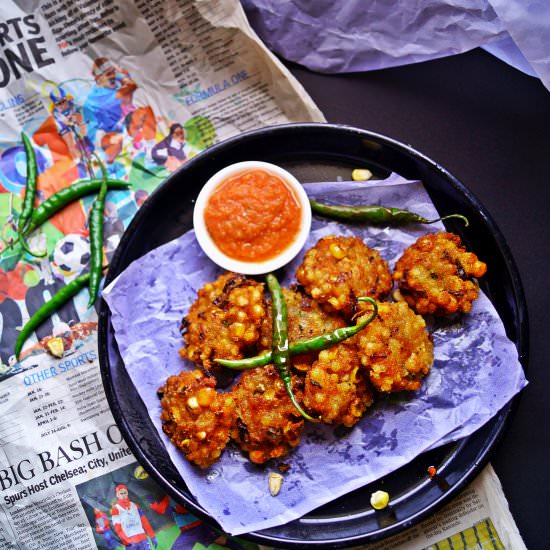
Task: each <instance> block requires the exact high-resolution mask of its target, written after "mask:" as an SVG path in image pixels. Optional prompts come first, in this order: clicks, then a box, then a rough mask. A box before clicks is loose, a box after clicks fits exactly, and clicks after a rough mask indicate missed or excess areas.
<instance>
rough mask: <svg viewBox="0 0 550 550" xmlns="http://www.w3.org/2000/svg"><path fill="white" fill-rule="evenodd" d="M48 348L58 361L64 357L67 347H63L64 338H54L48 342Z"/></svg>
mask: <svg viewBox="0 0 550 550" xmlns="http://www.w3.org/2000/svg"><path fill="white" fill-rule="evenodd" d="M46 348H47V349H48V352H49V353H50V354H51V355H53V356H54V357H57V358H58V359H59V358H61V357H63V353H65V346H64V345H63V339H62V338H52V339H51V340H48V342H47V344H46Z"/></svg>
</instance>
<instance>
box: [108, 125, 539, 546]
mask: <svg viewBox="0 0 550 550" xmlns="http://www.w3.org/2000/svg"><path fill="white" fill-rule="evenodd" d="M244 160H262V161H267V162H272V163H275V164H279V165H281V166H283V167H284V168H286V169H288V170H290V171H291V172H292V173H293V174H294V175H296V177H297V178H298V179H299V180H300V181H302V182H314V181H336V178H337V177H338V176H341V177H344V178H348V179H349V177H350V174H351V170H352V169H353V168H358V167H368V168H370V169H371V170H372V171H373V172H374V173H375V175H376V176H378V177H384V176H386V175H388V174H389V173H390V172H396V173H398V174H400V175H401V176H403V177H405V178H408V179H420V180H422V182H423V183H424V185H425V187H426V189H427V191H428V193H429V194H430V196H431V198H432V200H433V202H434V203H435V205H436V207H437V209H438V210H439V212H440V214H441V215H445V214H451V213H454V212H460V213H462V214H464V215H466V216H467V217H468V219H469V220H470V225H469V226H468V227H467V228H465V227H464V226H463V225H462V223H461V222H457V223H454V222H453V221H452V220H448V223H447V224H446V226H447V229H448V230H449V231H453V232H455V233H458V234H460V235H461V236H462V238H463V241H464V242H465V244H466V246H467V247H468V248H469V249H470V250H472V251H474V252H475V253H476V254H477V255H478V256H479V257H481V258H486V259H488V260H489V261H490V266H491V269H490V270H488V273H487V275H486V276H485V277H484V278H483V283H482V286H483V290H484V291H485V292H486V293H487V295H488V296H489V298H490V299H491V300H492V302H493V304H494V305H495V307H496V309H497V311H498V313H499V315H500V317H501V319H502V321H503V323H504V326H505V328H506V333H507V335H508V337H509V338H510V339H511V340H512V341H513V342H514V343H515V345H516V347H517V349H518V353H519V356H520V361H521V362H522V364H523V366H524V367H525V366H526V365H527V350H528V328H527V311H526V307H525V299H524V295H523V289H522V285H521V282H520V279H519V275H518V272H517V268H516V266H515V263H514V260H513V258H512V256H511V254H510V251H509V249H508V246H507V244H506V242H505V241H504V238H503V236H502V234H501V232H500V231H499V229H498V228H497V226H496V225H495V223H494V222H493V221H492V219H491V217H490V216H489V214H488V213H487V212H486V210H485V209H484V207H483V206H482V205H481V204H480V203H479V201H478V200H477V199H476V198H475V197H474V196H473V195H472V193H471V192H470V191H469V190H468V189H467V188H466V187H465V186H464V185H463V184H462V183H460V182H459V181H458V180H457V179H456V178H455V177H453V176H452V175H451V174H449V173H448V172H447V171H446V170H444V169H443V168H442V167H441V166H439V165H437V164H436V163H435V162H433V161H432V160H430V159H429V158H427V157H425V156H424V155H422V154H421V153H419V152H417V151H415V150H414V149H412V148H411V147H409V146H406V145H403V144H401V143H399V142H396V141H394V140H392V139H389V138H387V137H384V136H381V135H378V134H374V133H371V132H368V131H364V130H359V129H356V128H350V127H345V126H334V125H329V124H290V125H283V126H274V127H268V128H265V129H262V130H257V131H253V132H249V133H246V134H242V135H240V136H238V137H235V138H232V139H228V140H226V141H224V142H222V143H220V144H218V145H215V146H213V147H211V148H210V149H208V150H207V151H206V152H204V153H201V154H200V155H198V156H196V157H195V158H193V159H192V160H190V161H189V162H187V163H186V164H185V165H184V166H183V167H182V168H180V169H179V170H178V171H177V172H175V173H174V174H173V175H171V176H170V177H169V178H168V179H167V180H166V181H165V182H164V183H163V184H162V185H161V186H160V187H159V188H158V189H157V190H156V191H155V192H154V193H152V194H151V196H150V197H149V198H148V199H147V201H146V202H145V203H144V204H143V206H142V207H141V209H140V210H139V211H138V213H137V215H136V216H135V218H134V219H133V221H132V222H131V224H130V226H129V227H128V229H127V230H126V232H125V233H124V235H123V237H122V239H121V242H120V245H119V247H118V248H117V250H116V252H115V255H114V257H113V259H112V261H111V266H110V269H109V274H108V276H107V284H108V283H110V282H111V281H112V280H113V279H114V278H115V277H116V276H117V275H118V274H120V273H121V272H122V271H123V270H124V269H125V268H126V267H127V266H128V265H129V264H130V263H131V262H132V261H133V260H136V259H137V258H139V257H141V256H143V255H144V254H146V253H147V252H149V251H150V250H152V249H153V248H155V247H157V246H159V245H161V244H163V243H165V242H167V241H169V240H171V239H173V238H175V237H178V236H179V235H181V234H182V233H183V232H185V231H186V230H188V229H190V228H191V226H192V212H193V201H194V199H195V197H196V196H197V194H198V192H199V190H200V188H201V187H202V185H203V184H204V183H205V182H206V181H207V180H208V178H209V177H210V176H211V175H212V174H214V173H215V172H216V171H218V170H220V169H221V168H223V167H224V166H226V165H228V164H231V163H234V162H240V161H244ZM99 357H100V364H101V371H102V376H103V383H104V385H105V390H106V393H107V398H108V400H109V404H110V406H111V409H112V412H113V415H114V417H115V420H116V421H117V423H118V425H119V427H120V429H121V431H122V434H123V435H124V437H125V439H126V442H127V443H128V445H129V446H130V448H131V449H132V451H133V452H134V454H135V456H136V457H137V459H138V460H139V462H140V463H141V464H142V465H143V466H144V467H145V469H146V470H147V471H148V472H149V473H150V475H151V476H152V477H153V478H154V479H155V480H156V481H157V482H158V483H159V485H160V486H161V487H162V488H163V489H164V490H165V491H166V493H168V494H169V495H170V496H172V497H173V498H174V499H175V500H177V501H179V502H181V503H182V504H183V505H185V506H186V507H187V508H189V509H191V510H193V511H194V512H195V513H197V514H198V515H200V516H202V517H207V513H206V511H205V510H204V509H203V508H201V507H200V506H199V505H198V504H197V502H196V501H195V499H194V498H193V496H192V495H191V494H190V492H189V491H188V489H187V487H186V485H185V482H184V481H183V479H182V478H181V476H180V475H179V473H178V472H177V470H176V469H175V467H174V466H173V464H172V462H171V461H170V459H169V457H168V453H167V452H166V450H165V448H164V445H163V443H162V442H161V439H160V438H159V436H158V434H157V432H156V429H155V427H154V426H153V424H152V422H151V421H150V419H149V416H148V412H147V410H146V408H145V406H144V405H143V403H142V401H141V399H140V398H139V395H138V393H137V391H136V389H135V387H134V385H133V384H132V382H131V381H130V378H129V376H128V374H127V372H126V369H125V368H124V364H123V361H122V359H121V357H120V355H119V352H118V349H117V345H116V341H115V337H114V333H113V328H112V326H111V322H110V312H109V309H108V307H107V306H106V304H105V303H104V302H103V303H102V304H101V310H100V314H99ZM512 408H513V403H510V404H508V405H507V406H506V407H505V408H504V409H503V410H502V411H500V413H499V414H498V415H497V416H496V417H494V418H493V419H492V420H491V421H490V422H488V423H487V424H486V425H485V426H484V427H483V428H481V429H480V430H478V431H477V432H476V433H474V434H473V435H471V436H470V437H467V438H466V439H464V440H462V441H460V442H458V443H455V444H449V445H446V446H444V447H442V448H439V449H436V450H434V451H431V452H428V453H424V454H422V455H420V456H419V457H418V458H416V459H415V460H414V461H412V462H411V463H410V464H408V465H406V466H404V467H402V468H400V469H399V470H398V471H396V472H394V473H392V474H391V475H388V476H386V477H385V478H384V479H383V480H379V481H377V482H376V484H373V485H372V486H366V487H363V488H361V489H359V490H356V491H354V492H353V493H350V494H348V495H345V496H343V497H341V498H339V499H337V500H335V501H334V502H331V503H329V504H327V505H325V506H323V507H321V508H319V509H317V510H314V511H312V512H311V513H309V514H307V515H306V516H304V517H302V518H300V519H298V520H295V521H292V522H290V523H288V524H286V525H282V526H280V527H274V528H271V529H265V530H262V531H257V532H254V533H249V534H248V535H246V537H245V538H248V539H251V540H254V541H256V542H259V543H262V544H266V545H270V546H276V547H280V548H281V547H283V548H304V547H308V548H342V547H347V546H352V545H357V544H360V543H365V542H371V541H374V540H379V539H382V538H384V537H387V536H389V535H392V534H396V533H398V532H399V531H402V530H403V529H405V528H407V527H410V526H411V525H413V524H414V523H417V522H418V521H420V520H422V519H425V518H426V517H428V516H429V515H430V514H432V513H433V512H435V511H436V510H437V509H439V508H440V507H441V506H442V505H443V504H444V503H446V502H448V501H449V500H450V499H451V498H452V497H453V496H454V495H456V494H457V493H458V492H459V491H460V490H461V489H463V488H464V487H465V485H466V484H467V483H468V482H469V481H471V480H472V479H473V478H474V476H475V475H476V474H477V473H478V472H479V471H480V470H481V468H482V467H483V466H484V465H485V464H486V463H487V461H488V460H489V455H490V452H491V451H492V450H493V449H494V447H495V445H496V443H497V441H498V440H499V438H500V436H501V435H502V433H503V430H504V428H505V425H506V423H507V421H508V420H509V418H510V414H511V412H512ZM429 466H435V467H436V468H437V470H438V472H439V475H438V476H437V478H436V480H430V479H429V478H428V476H427V472H426V470H427V468H428V467H429ZM374 485H376V486H375V487H374ZM380 487H384V488H385V490H387V491H388V492H389V494H390V495H391V497H392V500H391V506H389V507H388V508H387V509H386V510H384V511H382V512H375V511H374V510H373V509H372V508H371V507H370V505H369V499H370V494H371V492H372V491H373V490H376V489H379V488H380ZM209 521H213V520H211V519H210V520H209Z"/></svg>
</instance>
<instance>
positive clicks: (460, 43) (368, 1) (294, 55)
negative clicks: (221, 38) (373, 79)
mask: <svg viewBox="0 0 550 550" xmlns="http://www.w3.org/2000/svg"><path fill="white" fill-rule="evenodd" d="M241 3H242V5H243V8H244V10H245V12H246V14H247V16H248V19H249V21H250V24H251V26H252V27H253V29H254V30H255V31H256V32H257V34H258V35H259V37H260V38H261V39H262V40H263V41H264V43H265V44H266V45H267V46H268V47H269V48H270V49H271V50H273V51H274V52H276V53H277V54H279V55H281V56H282V57H283V58H285V59H288V60H290V61H294V62H296V63H299V64H301V65H304V66H305V67H308V68H309V69H312V70H315V71H319V72H327V73H341V72H358V71H370V70H375V69H384V68H387V67H395V66H400V65H407V64H409V63H418V62H421V61H428V60H430V59H436V58H439V57H444V56H448V55H454V54H459V53H464V52H467V51H469V50H471V49H473V48H477V47H484V48H486V49H487V51H488V52H490V53H492V54H493V55H495V56H497V57H498V58H499V59H501V60H503V61H505V62H507V63H509V64H510V65H512V66H514V67H516V68H518V69H520V70H523V71H524V72H526V73H527V74H530V75H536V76H538V77H539V78H540V79H541V81H542V82H543V84H544V85H545V86H546V88H548V89H550V33H549V32H548V29H549V28H550V2H544V1H543V0H462V1H461V2H453V1H450V0H392V1H391V2H380V1H379V0H344V1H342V2H334V1H333V0H316V1H315V2H303V1H295V0H241Z"/></svg>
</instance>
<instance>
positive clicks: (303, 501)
mask: <svg viewBox="0 0 550 550" xmlns="http://www.w3.org/2000/svg"><path fill="white" fill-rule="evenodd" d="M305 187H306V190H307V191H308V193H310V194H311V195H312V196H315V197H316V198H317V199H322V200H323V199H324V200H326V201H331V200H333V201H335V202H337V203H338V202H340V203H352V204H359V203H362V204H372V203H377V204H386V205H392V206H398V207H400V208H405V209H408V210H412V211H415V212H418V213H419V214H421V215H423V216H425V217H427V218H437V217H438V214H437V212H436V210H435V208H434V206H433V204H432V203H431V201H430V199H429V197H428V195H427V193H426V191H425V189H424V187H423V185H422V183H421V182H419V181H407V180H404V179H403V178H401V177H400V176H397V175H391V176H390V177H389V178H387V179H386V180H382V181H375V182H366V183H365V182H361V183H357V182H336V183H316V184H306V185H305ZM442 229H444V227H443V225H442V224H441V223H437V224H434V225H430V226H421V225H408V226H405V227H402V228H399V229H396V228H391V229H390V228H389V227H384V226H376V227H374V226H365V227H353V229H352V228H350V227H349V226H346V225H342V224H339V223H335V222H330V221H325V220H320V219H314V223H313V226H312V231H311V235H310V239H309V241H308V243H307V244H306V247H305V249H307V248H309V247H311V246H312V245H313V244H315V242H316V241H317V240H318V239H319V238H320V237H322V236H325V235H329V234H336V235H352V234H356V235H358V236H360V237H361V238H363V239H364V241H365V242H366V244H367V245H368V246H369V247H371V248H375V249H377V250H379V252H380V254H381V255H382V257H383V258H384V259H386V260H387V261H388V262H389V263H390V267H392V268H393V266H394V264H395V261H396V260H397V259H398V258H399V257H400V255H401V253H402V251H403V249H404V248H405V247H406V246H408V245H410V244H411V243H412V242H414V241H415V240H416V239H417V238H418V237H419V236H420V235H423V234H426V233H428V232H434V231H439V230H442ZM302 257H303V251H302V254H301V255H300V256H299V257H298V258H297V259H296V260H295V261H294V262H292V264H291V265H289V266H288V268H287V269H286V278H285V280H283V281H282V284H285V285H288V284H291V283H292V282H293V281H294V280H295V279H294V273H295V271H296V268H297V266H298V265H299V263H300V262H301V258H302ZM481 259H482V260H483V258H481ZM489 268H490V267H489ZM220 273H221V270H220V269H219V268H218V267H217V266H215V265H214V264H213V263H212V262H211V261H210V260H209V259H208V258H207V257H206V256H205V255H204V254H203V252H202V251H201V249H200V247H199V245H198V243H197V241H196V239H195V236H194V233H193V231H189V232H187V233H185V234H184V235H182V236H181V237H179V238H177V239H175V240H173V241H171V242H169V243H167V244H165V245H163V246H161V247H159V248H157V249H155V250H152V251H151V252H149V253H148V254H147V255H145V256H144V257H142V258H140V259H139V260H137V261H135V262H134V263H132V264H131V265H130V266H129V267H128V268H127V269H126V270H125V271H124V272H123V273H122V274H120V276H119V277H118V278H117V279H116V280H115V281H113V283H111V285H109V287H108V288H107V289H105V291H104V294H103V296H104V298H105V300H106V301H107V303H108V305H109V307H110V310H111V313H112V324H113V327H114V329H115V336H116V340H117V344H118V346H119V349H120V353H121V355H122V358H123V360H124V364H125V366H126V369H127V370H128V372H129V374H130V377H131V379H132V381H133V383H134V384H135V386H136V388H137V389H138V392H139V394H140V396H141V398H142V400H143V402H144V403H145V405H146V407H147V409H148V411H149V413H150V417H151V420H152V422H153V424H154V425H155V427H156V428H157V430H158V432H159V434H160V435H161V438H162V439H163V441H164V443H165V445H166V448H167V449H168V452H169V454H170V457H171V459H172V461H173V462H174V464H175V466H176V467H177V469H178V471H179V472H180V473H181V475H182V477H183V478H184V479H185V481H186V484H187V486H188V487H189V490H190V491H191V493H192V494H193V495H194V497H195V498H196V499H197V501H198V502H199V504H200V505H201V506H203V507H204V508H205V509H206V510H207V511H208V512H209V514H210V515H211V516H212V517H213V518H215V519H216V520H217V521H218V522H219V523H220V525H221V526H222V527H223V529H225V530H226V531H227V532H228V533H230V534H232V535H239V534H242V533H246V532H250V531H256V530H260V529H266V528H269V527H273V526H277V525H281V524H284V523H286V522H289V521H291V520H294V519H296V518H299V517H301V516H302V515H304V514H306V513H307V512H309V511H311V510H313V509H314V508H317V507H318V506H321V505H323V504H325V503H327V502H329V501H331V500H333V499H335V498H337V497H339V496H341V495H344V494H346V493H348V492H350V491H352V490H354V489H357V488H358V487H361V486H363V485H366V484H367V483H370V482H372V481H375V480H376V479H379V478H381V477H382V476H384V475H386V474H388V473H390V472H392V471H394V470H396V469H397V468H399V467H400V466H403V465H404V464H407V463H408V462H409V461H410V460H412V459H413V458H415V457H416V456H418V455H419V454H420V453H422V452H423V451H424V450H427V449H430V448H433V447H436V446H438V445H442V444H444V443H446V442H448V441H452V440H457V439H460V438H462V437H465V436H467V435H468V434H470V433H472V432H474V431H475V430H477V429H478V428H479V427H481V426H482V425H483V424H484V423H486V422H487V421H488V420H489V419H490V418H492V417H493V416H494V415H495V414H496V413H497V412H498V411H499V410H500V409H502V407H504V406H505V405H506V404H507V403H508V402H509V401H510V399H512V398H513V397H514V395H516V394H517V393H518V392H519V391H520V390H521V389H522V388H523V387H524V386H525V385H526V383H527V382H526V380H525V377H524V373H523V369H522V367H521V365H520V363H519V361H518V356H517V351H516V348H515V346H514V344H513V343H512V342H511V341H510V340H508V338H507V337H506V335H505V332H504V327H503V325H502V322H501V321H500V319H499V317H498V314H497V313H496V311H495V309H494V308H493V306H492V304H491V303H490V301H489V300H488V299H487V297H486V296H484V295H483V294H482V295H481V296H480V298H479V299H478V300H477V301H476V302H475V303H474V307H473V309H472V311H471V313H470V314H468V315H465V316H463V317H462V318H461V319H460V320H458V321H457V322H455V323H453V324H451V325H449V324H447V325H443V324H442V325H437V324H435V325H433V326H431V327H430V329H431V331H432V334H433V338H434V347H435V350H434V351H435V361H434V364H433V367H432V370H431V373H430V375H429V376H428V377H427V379H426V381H425V383H424V385H423V387H422V388H421V390H419V391H418V392H415V393H410V394H407V395H393V396H392V397H391V398H382V399H380V400H379V401H378V402H377V403H376V404H375V406H373V407H372V408H371V409H370V410H368V411H367V413H366V414H365V416H364V417H363V418H362V419H361V421H360V422H359V423H358V424H357V425H356V426H355V427H354V428H353V429H352V430H351V431H350V432H349V433H347V434H346V435H344V436H340V435H339V436H338V437H336V436H335V434H334V431H333V429H332V428H331V427H330V426H322V425H318V424H310V425H308V426H307V428H306V430H305V433H304V435H303V438H302V442H301V444H300V445H299V446H298V447H297V448H296V449H295V450H293V451H292V452H291V454H290V455H289V456H288V457H285V458H284V462H286V463H288V464H290V466H291V467H290V470H289V471H288V472H287V473H286V474H285V477H284V482H283V485H282V489H281V492H280V493H279V495H278V496H277V497H276V498H274V497H272V496H271V495H270V493H269V491H268V484H267V478H268V474H269V472H270V471H274V470H275V467H276V464H268V465H267V466H266V467H265V468H262V467H258V466H255V465H253V464H252V463H250V462H249V461H248V460H247V459H246V458H245V457H244V456H243V454H242V453H241V452H240V451H239V450H238V449H237V448H236V447H233V446H232V445H229V446H228V448H227V449H226V450H225V452H224V454H223V456H222V459H221V460H220V462H219V463H217V464H215V465H213V466H212V467H210V468H209V469H207V470H205V471H203V470H199V469H198V468H196V467H194V466H193V465H191V464H189V463H188V462H187V461H186V460H185V458H184V457H183V455H182V453H181V452H180V451H179V450H178V449H177V448H176V447H175V446H174V445H173V444H172V443H171V442H170V441H169V440H168V438H167V437H166V436H165V435H164V433H163V431H162V427H161V422H160V413H161V410H160V405H159V399H158V397H157V389H158V388H159V387H160V386H162V385H163V384H164V382H165V380H166V378H167V377H168V376H170V375H172V374H177V373H179V372H180V371H181V369H193V368H195V367H194V365H192V364H190V363H187V362H185V361H183V360H182V359H181V357H180V356H179V354H178V350H179V349H180V348H181V346H182V344H183V341H182V338H181V335H180V333H179V326H180V322H181V319H182V317H183V316H184V315H185V314H186V312H187V311H188V309H189V307H190V305H191V304H192V303H193V301H194V300H195V299H196V294H197V291H198V290H199V289H200V288H201V287H202V286H203V285H204V284H205V283H206V282H208V281H212V280H214V279H215V278H216V277H217V276H218V275H219V274H220Z"/></svg>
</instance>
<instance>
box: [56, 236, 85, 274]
mask: <svg viewBox="0 0 550 550" xmlns="http://www.w3.org/2000/svg"><path fill="white" fill-rule="evenodd" d="M89 261H90V243H89V241H88V239H86V238H85V237H83V236H82V235H78V234H76V233H75V234H70V235H66V236H65V237H63V238H62V239H61V240H60V241H59V242H58V243H57V244H56V245H55V248H54V251H53V265H54V268H55V270H56V271H57V272H58V273H59V274H61V275H63V277H71V276H73V275H76V274H78V273H81V272H82V271H83V270H84V269H85V267H86V266H87V265H88V262H89Z"/></svg>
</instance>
